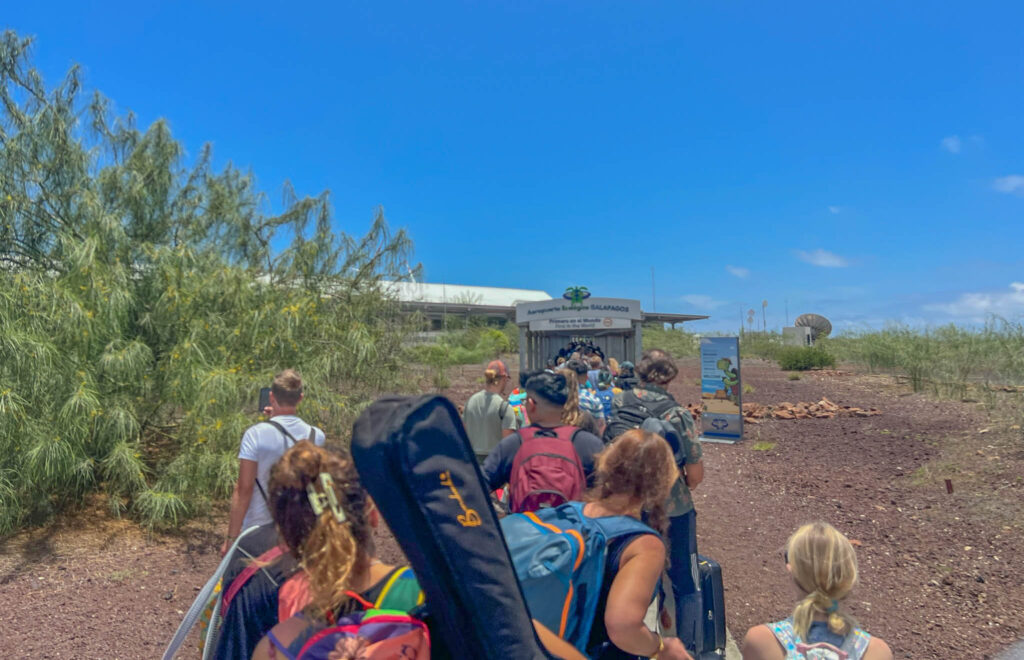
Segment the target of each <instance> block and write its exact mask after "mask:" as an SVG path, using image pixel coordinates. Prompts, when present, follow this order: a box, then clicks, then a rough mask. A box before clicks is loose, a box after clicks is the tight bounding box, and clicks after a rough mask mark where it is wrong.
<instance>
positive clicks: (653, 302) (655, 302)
mask: <svg viewBox="0 0 1024 660" xmlns="http://www.w3.org/2000/svg"><path fill="white" fill-rule="evenodd" d="M651 311H652V312H656V311H658V299H657V297H655V295H654V266H651Z"/></svg>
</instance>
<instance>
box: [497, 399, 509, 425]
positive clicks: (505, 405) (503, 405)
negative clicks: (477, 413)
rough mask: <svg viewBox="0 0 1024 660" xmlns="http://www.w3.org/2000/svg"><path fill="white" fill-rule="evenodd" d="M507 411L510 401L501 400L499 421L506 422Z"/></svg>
mask: <svg viewBox="0 0 1024 660" xmlns="http://www.w3.org/2000/svg"><path fill="white" fill-rule="evenodd" d="M507 412H508V401H504V400H503V401H502V402H501V408H498V421H499V422H504V421H505V413H507Z"/></svg>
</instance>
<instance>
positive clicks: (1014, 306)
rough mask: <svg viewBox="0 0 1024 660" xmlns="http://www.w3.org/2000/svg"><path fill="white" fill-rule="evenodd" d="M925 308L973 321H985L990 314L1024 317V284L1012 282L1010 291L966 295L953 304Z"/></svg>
mask: <svg viewBox="0 0 1024 660" xmlns="http://www.w3.org/2000/svg"><path fill="white" fill-rule="evenodd" d="M924 308H925V309H926V310H928V311H932V312H942V313H944V314H948V315H949V316H952V317H954V318H958V319H965V320H972V321H983V320H984V319H985V317H986V316H989V315H990V314H996V315H998V316H1004V317H1007V318H1015V317H1018V316H1021V315H1024V282H1011V283H1010V290H1009V291H998V292H982V293H965V294H963V295H961V296H960V297H959V298H957V299H956V300H954V301H953V302H951V303H941V304H935V305H925V307H924Z"/></svg>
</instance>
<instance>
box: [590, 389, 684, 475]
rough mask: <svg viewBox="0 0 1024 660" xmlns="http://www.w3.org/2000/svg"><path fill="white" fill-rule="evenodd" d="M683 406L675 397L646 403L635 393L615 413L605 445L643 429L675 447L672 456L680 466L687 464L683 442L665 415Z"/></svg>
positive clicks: (624, 394) (609, 423) (609, 424)
mask: <svg viewBox="0 0 1024 660" xmlns="http://www.w3.org/2000/svg"><path fill="white" fill-rule="evenodd" d="M678 406H679V404H678V403H676V401H675V399H673V398H672V397H670V396H669V397H665V398H664V399H662V400H661V401H655V402H652V403H647V402H645V401H642V400H641V399H640V397H638V396H637V395H636V394H635V393H634V392H633V391H632V390H628V391H626V392H624V393H623V394H622V406H620V407H619V408H616V409H614V411H613V416H612V419H611V421H610V422H608V425H607V426H606V427H605V429H604V442H605V444H608V443H611V442H612V441H613V440H615V438H617V437H619V436H620V435H622V434H623V433H625V432H626V431H629V430H630V429H638V428H641V427H642V428H643V429H644V430H647V431H652V432H654V433H657V434H658V435H660V436H662V437H663V438H665V440H667V441H668V444H669V445H670V446H671V447H672V453H673V454H674V455H675V457H676V463H677V464H678V465H684V464H685V463H686V457H685V455H684V454H683V443H682V438H680V437H679V432H678V431H676V428H675V427H674V426H673V425H672V424H671V423H670V422H669V421H668V420H666V419H665V415H667V414H668V413H669V411H671V410H672V409H673V408H677V407H678Z"/></svg>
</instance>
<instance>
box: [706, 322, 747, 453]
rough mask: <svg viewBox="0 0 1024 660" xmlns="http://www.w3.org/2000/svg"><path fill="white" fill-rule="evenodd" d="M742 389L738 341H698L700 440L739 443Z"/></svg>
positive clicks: (710, 338) (741, 418)
mask: <svg viewBox="0 0 1024 660" xmlns="http://www.w3.org/2000/svg"><path fill="white" fill-rule="evenodd" d="M742 392H743V386H742V384H741V381H740V340H739V338H738V337H701V340H700V398H701V403H702V404H703V412H702V414H701V416H700V419H701V440H707V441H709V442H728V443H733V442H739V440H740V439H741V438H742V437H743V399H742V396H743V395H742Z"/></svg>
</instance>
